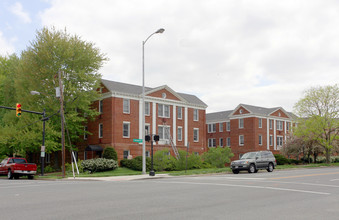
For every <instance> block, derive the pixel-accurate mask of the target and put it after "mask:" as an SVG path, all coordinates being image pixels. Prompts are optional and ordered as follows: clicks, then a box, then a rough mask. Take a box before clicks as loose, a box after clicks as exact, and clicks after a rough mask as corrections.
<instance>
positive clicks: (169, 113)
mask: <svg viewBox="0 0 339 220" xmlns="http://www.w3.org/2000/svg"><path fill="white" fill-rule="evenodd" d="M160 105H162V106H163V108H162V115H160V114H159V106H160ZM165 106H168V116H166V115H165V112H166V111H165ZM158 114H159V115H158V117H159V118H171V106H170V105H166V104H158Z"/></svg>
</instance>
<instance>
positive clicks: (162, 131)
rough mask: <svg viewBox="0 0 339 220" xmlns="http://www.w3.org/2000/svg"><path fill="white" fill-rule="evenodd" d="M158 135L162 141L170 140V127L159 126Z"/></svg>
mask: <svg viewBox="0 0 339 220" xmlns="http://www.w3.org/2000/svg"><path fill="white" fill-rule="evenodd" d="M158 135H159V139H160V140H166V141H168V140H169V135H170V127H169V126H164V125H159V126H158Z"/></svg>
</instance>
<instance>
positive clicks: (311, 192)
mask: <svg viewBox="0 0 339 220" xmlns="http://www.w3.org/2000/svg"><path fill="white" fill-rule="evenodd" d="M152 182H155V183H172V184H191V185H210V186H229V187H241V188H255V189H270V190H279V191H290V192H300V193H310V194H318V195H330V194H331V193H327V192H317V191H308V190H298V189H288V188H279V187H269V186H252V185H251V186H248V185H234V184H224V183H194V182H181V181H169V182H163V181H152Z"/></svg>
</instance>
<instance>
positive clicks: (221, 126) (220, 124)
mask: <svg viewBox="0 0 339 220" xmlns="http://www.w3.org/2000/svg"><path fill="white" fill-rule="evenodd" d="M223 131H224V124H223V123H222V122H221V123H219V132H223Z"/></svg>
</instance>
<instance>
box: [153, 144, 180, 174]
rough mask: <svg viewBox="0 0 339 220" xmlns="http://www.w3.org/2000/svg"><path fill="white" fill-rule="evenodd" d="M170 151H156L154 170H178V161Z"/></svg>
mask: <svg viewBox="0 0 339 220" xmlns="http://www.w3.org/2000/svg"><path fill="white" fill-rule="evenodd" d="M169 152H170V151H169V149H165V150H159V151H156V152H155V154H154V156H153V162H154V170H156V171H164V170H165V171H173V170H176V159H175V158H174V157H173V156H171V155H170V154H169Z"/></svg>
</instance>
